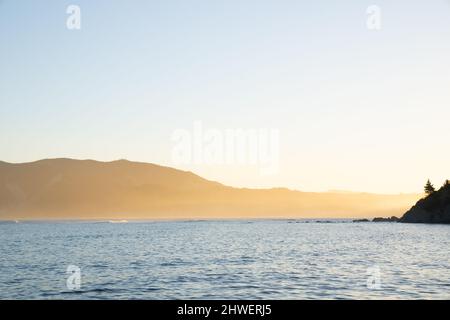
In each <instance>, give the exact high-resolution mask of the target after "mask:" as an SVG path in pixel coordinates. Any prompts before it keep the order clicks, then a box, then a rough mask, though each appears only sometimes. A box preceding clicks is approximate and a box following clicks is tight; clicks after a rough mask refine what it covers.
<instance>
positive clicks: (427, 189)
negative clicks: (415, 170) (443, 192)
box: [424, 179, 436, 195]
mask: <svg viewBox="0 0 450 320" xmlns="http://www.w3.org/2000/svg"><path fill="white" fill-rule="evenodd" d="M424 189H425V193H426V194H427V195H430V194H432V193H433V192H435V191H436V189H435V188H434V186H433V185H432V184H431V181H430V180H429V179H428V181H427V184H426V185H425V188H424Z"/></svg>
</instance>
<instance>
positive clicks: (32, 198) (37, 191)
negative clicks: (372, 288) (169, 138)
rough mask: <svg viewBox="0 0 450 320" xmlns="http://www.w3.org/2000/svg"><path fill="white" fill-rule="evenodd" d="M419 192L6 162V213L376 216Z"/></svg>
mask: <svg viewBox="0 0 450 320" xmlns="http://www.w3.org/2000/svg"><path fill="white" fill-rule="evenodd" d="M418 198H419V195H415V194H402V195H378V194H368V193H333V192H325V193H314V192H300V191H292V190H288V189H283V188H278V189H245V188H244V189H240V188H232V187H228V186H225V185H222V184H220V183H218V182H213V181H209V180H206V179H203V178H201V177H199V176H197V175H195V174H193V173H191V172H186V171H181V170H176V169H173V168H169V167H163V166H159V165H155V164H149V163H139V162H131V161H127V160H119V161H113V162H99V161H93V160H73V159H46V160H40V161H36V162H31V163H21V164H12V163H6V162H0V219H3V220H5V219H199V218H200V219H202V218H269V217H270V218H301V217H312V218H318V217H327V218H334V217H336V218H337V217H374V216H392V215H396V214H400V213H402V212H404V211H405V210H406V209H407V208H408V207H409V206H410V204H411V203H414V202H415V201H417V199H418Z"/></svg>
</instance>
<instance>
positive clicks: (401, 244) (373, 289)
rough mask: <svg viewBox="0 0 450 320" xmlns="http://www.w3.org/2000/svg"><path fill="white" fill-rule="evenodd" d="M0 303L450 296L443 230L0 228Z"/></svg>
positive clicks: (197, 224) (259, 225) (280, 224)
mask: <svg viewBox="0 0 450 320" xmlns="http://www.w3.org/2000/svg"><path fill="white" fill-rule="evenodd" d="M70 265H74V266H78V267H79V268H80V269H81V287H80V289H79V290H75V291H72V290H69V289H68V287H67V284H66V280H67V278H68V276H69V274H68V273H67V267H68V266H70ZM368 282H369V286H368ZM0 298H1V299H398V298H404V299H449V298H450V226H445V225H409V224H397V223H351V222H348V221H340V222H337V221H334V222H333V223H317V222H313V221H304V220H299V221H296V220H276V221H273V220H261V221H190V222H188V221H187V222H130V223H117V224H116V223H92V222H89V223H87V222H71V223H68V222H59V223H49V222H39V223H37V222H33V223H31V222H28V223H0Z"/></svg>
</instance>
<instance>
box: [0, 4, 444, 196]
mask: <svg viewBox="0 0 450 320" xmlns="http://www.w3.org/2000/svg"><path fill="white" fill-rule="evenodd" d="M71 4H75V5H78V6H79V7H80V8H81V30H68V29H67V27H66V20H67V18H68V16H69V15H68V14H67V13H66V8H67V7H68V6H69V5H71ZM374 4H375V5H378V6H379V8H380V9H381V13H382V15H381V17H382V20H381V30H379V31H374V30H369V29H368V28H367V26H366V20H367V17H368V16H367V14H366V10H367V8H368V6H369V5H374ZM449 59H450V1H447V0H429V1H423V0H417V1H411V0H408V1H407V0H396V1H392V0H390V1H387V0H386V1H381V0H380V1H361V0H352V1H350V0H346V1H337V0H336V1H318V0H315V1H308V2H306V1H299V0H292V1H285V0H277V1H275V0H270V1H268V0H236V1H235V0H227V1H225V0H221V1H218V0H202V1H198V0H194V1H191V0H183V1H181V0H180V1H171V0H164V1H162V0H161V1H130V0H126V1H125V0H123V1H112V0H102V1H100V0H89V1H75V0H73V1H54V0H47V1H35V0H29V1H25V0H0V160H3V161H8V162H26V161H34V160H37V159H41V158H54V157H72V158H81V159H85V158H91V159H97V160H114V159H121V158H126V159H129V160H136V161H145V162H154V163H158V164H163V165H168V166H175V167H178V168H181V169H184V170H192V171H194V172H196V173H198V174H200V175H202V176H204V177H206V178H208V179H212V180H218V181H220V182H223V183H225V184H229V185H233V186H247V187H275V186H284V187H289V188H294V189H300V190H307V191H322V190H330V189H343V190H357V191H369V192H385V193H394V192H419V191H421V190H422V186H423V184H424V182H425V180H426V179H427V178H431V179H432V180H434V182H435V183H436V184H439V185H440V184H441V183H442V181H443V180H444V179H445V178H450V166H449V164H450V146H449V144H450V131H449V119H450V62H449ZM195 121H200V122H201V124H202V126H203V127H204V128H205V129H217V130H219V131H221V130H222V132H225V130H226V129H276V130H278V131H279V143H280V147H279V172H277V173H275V174H272V175H261V174H260V171H259V169H258V166H255V165H251V164H238V163H232V164H231V165H220V164H216V165H207V164H184V165H180V164H175V163H173V158H172V152H173V148H174V141H172V140H171V137H172V135H173V133H174V131H176V130H178V129H186V130H191V131H192V130H193V129H192V128H193V125H194V122H195Z"/></svg>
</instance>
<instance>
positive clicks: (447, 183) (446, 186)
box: [442, 180, 450, 189]
mask: <svg viewBox="0 0 450 320" xmlns="http://www.w3.org/2000/svg"><path fill="white" fill-rule="evenodd" d="M448 187H450V181H449V180H445V182H444V185H443V186H442V188H443V189H444V188H448Z"/></svg>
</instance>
